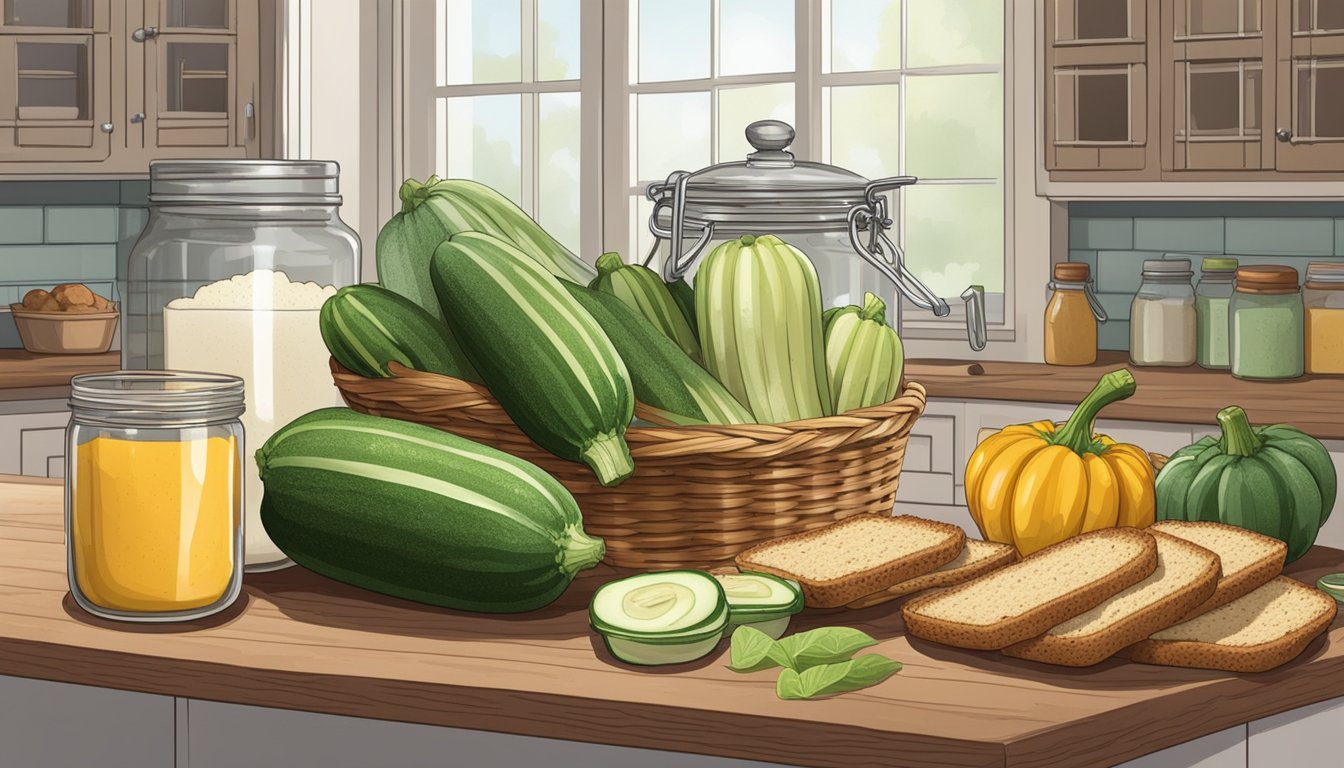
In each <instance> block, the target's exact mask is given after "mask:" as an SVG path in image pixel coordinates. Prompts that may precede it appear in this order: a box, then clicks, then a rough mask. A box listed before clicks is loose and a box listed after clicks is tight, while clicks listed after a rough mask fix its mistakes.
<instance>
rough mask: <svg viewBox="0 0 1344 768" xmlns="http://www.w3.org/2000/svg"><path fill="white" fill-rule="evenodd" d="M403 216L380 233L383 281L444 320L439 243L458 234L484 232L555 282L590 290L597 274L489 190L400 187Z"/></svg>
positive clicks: (466, 185)
mask: <svg viewBox="0 0 1344 768" xmlns="http://www.w3.org/2000/svg"><path fill="white" fill-rule="evenodd" d="M400 195H401V212H400V213H398V214H396V215H394V216H393V217H392V218H391V219H389V220H388V222H387V223H386V224H384V225H383V228H382V230H381V231H379V233H378V249H377V261H378V281H379V282H380V283H382V284H383V285H384V286H386V287H387V288H390V289H391V290H393V291H396V292H397V293H399V294H401V295H402V296H405V297H406V298H408V299H410V300H411V301H414V302H415V303H416V304H419V305H420V307H421V308H423V309H424V310H425V311H427V312H429V313H430V314H431V315H434V317H436V318H438V319H440V320H442V319H443V313H442V311H441V310H440V309H439V305H438V300H437V299H436V297H435V296H434V289H433V286H431V285H430V283H429V260H430V257H431V256H432V255H433V253H434V249H435V248H437V247H438V246H439V243H441V242H443V241H444V240H447V239H448V238H449V237H452V236H453V235H455V234H457V233H459V232H484V233H485V234H489V235H494V236H495V237H498V238H499V239H501V240H504V241H506V242H509V243H512V244H513V245H515V246H517V247H518V248H519V249H520V250H521V251H522V252H523V253H525V254H527V255H528V256H529V257H531V258H533V259H535V260H536V261H537V263H538V264H541V265H542V266H543V267H545V268H546V269H547V270H549V271H550V272H551V274H553V275H555V276H556V277H560V278H564V279H566V280H572V281H574V282H576V283H580V284H582V285H587V284H588V282H589V281H590V280H592V279H593V278H594V277H595V276H596V275H597V272H596V271H594V270H593V268H592V267H590V266H588V265H587V264H585V263H584V262H583V261H582V260H580V259H579V258H578V257H577V256H575V255H574V254H572V253H570V252H569V250H568V249H567V248H565V246H563V245H561V244H560V242H559V241H557V240H556V239H555V238H553V237H551V236H550V235H549V234H547V232H546V230H544V229H542V228H541V226H540V225H538V224H537V223H536V222H535V221H533V220H532V219H531V218H530V217H529V216H528V215H527V214H526V213H524V212H523V211H522V209H521V208H519V207H518V206H516V205H514V204H513V202H512V201H510V200H509V199H508V198H507V197H504V196H503V195H501V194H499V193H498V192H496V191H495V190H493V189H491V188H490V187H487V186H485V185H484V184H478V183H476V182H474V181H469V180H467V179H440V178H438V177H437V176H430V177H429V178H428V179H427V180H426V181H425V183H423V184H421V183H420V182H418V181H416V180H415V179H407V180H406V182H405V183H404V184H402V185H401V192H400Z"/></svg>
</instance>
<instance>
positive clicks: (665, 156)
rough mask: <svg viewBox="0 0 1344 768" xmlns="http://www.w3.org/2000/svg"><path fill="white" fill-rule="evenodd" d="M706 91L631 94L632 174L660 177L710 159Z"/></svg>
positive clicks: (640, 179)
mask: <svg viewBox="0 0 1344 768" xmlns="http://www.w3.org/2000/svg"><path fill="white" fill-rule="evenodd" d="M709 96H710V94H709V91H695V92H692V93H641V94H639V95H637V96H633V97H632V99H631V100H632V101H633V102H634V103H633V104H632V105H631V107H632V111H633V115H632V117H633V120H634V122H635V125H634V129H633V130H632V133H633V134H634V136H635V141H636V142H637V146H636V147H635V174H636V175H635V178H634V179H631V181H633V182H636V183H638V182H644V181H661V180H663V179H665V178H667V175H668V174H669V173H671V172H672V171H698V170H700V169H701V168H704V167H705V166H707V165H709V163H710V146H709V143H710V142H709V126H710V117H709Z"/></svg>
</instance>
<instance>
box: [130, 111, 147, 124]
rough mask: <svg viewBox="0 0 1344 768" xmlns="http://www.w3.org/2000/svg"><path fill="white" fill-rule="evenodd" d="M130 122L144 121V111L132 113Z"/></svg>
mask: <svg viewBox="0 0 1344 768" xmlns="http://www.w3.org/2000/svg"><path fill="white" fill-rule="evenodd" d="M131 122H132V123H143V122H145V113H144V112H136V113H135V114H134V115H131Z"/></svg>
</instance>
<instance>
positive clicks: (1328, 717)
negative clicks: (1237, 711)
mask: <svg viewBox="0 0 1344 768" xmlns="http://www.w3.org/2000/svg"><path fill="white" fill-rule="evenodd" d="M1341 732H1344V697H1341V698H1338V699H1331V700H1329V701H1323V702H1321V703H1320V704H1313V705H1311V706H1309V707H1302V708H1300V709H1295V710H1293V711H1291V712H1285V713H1283V714H1281V715H1274V716H1273V717H1266V718H1265V719H1263V720H1254V721H1252V722H1251V723H1250V726H1249V730H1248V732H1247V750H1246V753H1247V757H1248V763H1249V766H1250V768H1286V766H1301V767H1302V768H1309V767H1312V768H1314V766H1334V765H1339V764H1340V763H1341V762H1344V760H1342V759H1341V757H1340V747H1339V738H1340V733H1341Z"/></svg>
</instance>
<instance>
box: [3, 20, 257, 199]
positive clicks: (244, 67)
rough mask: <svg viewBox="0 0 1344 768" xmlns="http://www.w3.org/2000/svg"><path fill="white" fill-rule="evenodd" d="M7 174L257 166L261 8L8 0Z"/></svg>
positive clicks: (5, 41)
mask: <svg viewBox="0 0 1344 768" xmlns="http://www.w3.org/2000/svg"><path fill="white" fill-rule="evenodd" d="M0 7H3V15H0V174H34V173H112V172H116V173H145V172H146V171H147V168H148V164H149V161H150V160H152V159H155V158H161V157H258V156H259V155H260V141H259V136H260V135H261V133H262V132H261V130H260V128H259V123H260V121H262V120H266V119H268V118H269V115H268V114H266V112H267V111H268V110H264V109H262V104H261V102H260V99H259V98H258V81H259V75H260V69H261V53H262V52H261V51H260V39H261V36H260V32H259V26H260V17H259V11H258V0H0Z"/></svg>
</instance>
